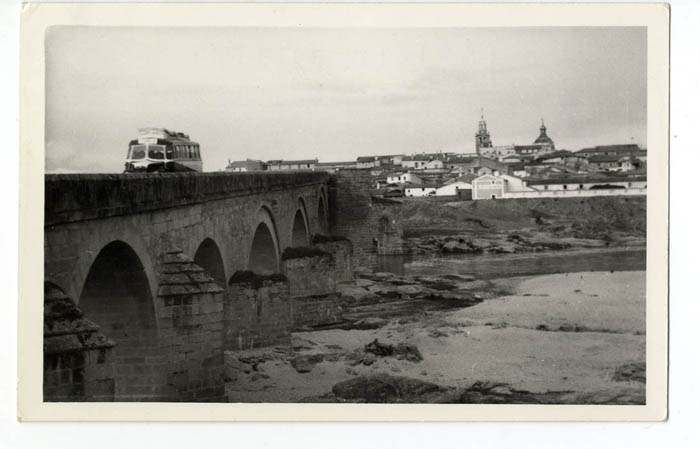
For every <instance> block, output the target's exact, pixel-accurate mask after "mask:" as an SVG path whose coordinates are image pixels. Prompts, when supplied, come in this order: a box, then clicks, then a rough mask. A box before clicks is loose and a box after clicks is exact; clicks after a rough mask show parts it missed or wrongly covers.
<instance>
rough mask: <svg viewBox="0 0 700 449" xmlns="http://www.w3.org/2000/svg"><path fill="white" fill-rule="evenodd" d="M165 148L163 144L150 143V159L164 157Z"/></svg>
mask: <svg viewBox="0 0 700 449" xmlns="http://www.w3.org/2000/svg"><path fill="white" fill-rule="evenodd" d="M164 150H165V148H164V147H163V145H149V146H148V157H149V158H150V159H163V155H164V154H163V153H164Z"/></svg>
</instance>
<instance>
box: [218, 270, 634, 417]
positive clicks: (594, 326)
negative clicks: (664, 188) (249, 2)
mask: <svg viewBox="0 0 700 449" xmlns="http://www.w3.org/2000/svg"><path fill="white" fill-rule="evenodd" d="M494 283H495V284H496V285H497V286H498V287H499V288H500V289H501V290H502V291H508V292H510V294H506V295H496V296H494V297H492V298H487V299H485V300H484V301H483V302H481V303H479V304H476V305H473V306H471V307H464V308H458V309H450V310H426V311H417V312H416V313H413V314H411V315H409V316H405V317H398V318H391V319H388V320H381V317H379V318H377V320H376V324H377V327H376V328H370V329H327V330H314V331H309V332H297V333H295V334H294V335H293V347H292V348H266V349H261V350H252V351H244V352H230V353H226V355H225V358H226V376H227V387H226V390H227V396H228V399H229V401H230V402H299V401H321V402H324V401H330V402H336V401H343V400H348V397H347V396H346V397H343V393H342V391H343V389H342V388H338V387H337V385H338V384H339V383H341V382H344V381H351V380H352V379H356V380H357V379H360V380H362V381H369V382H372V381H376V379H388V380H386V381H385V380H382V382H384V383H387V382H389V383H391V382H393V381H394V380H392V379H393V378H394V377H398V378H401V379H403V378H409V379H408V380H409V381H410V382H414V381H415V382H417V385H418V389H419V390H420V391H421V392H422V391H428V390H430V391H431V392H432V393H431V395H432V396H430V400H431V401H435V402H470V401H471V399H469V398H473V395H470V394H466V393H465V392H464V390H465V389H467V390H469V389H470V387H472V389H473V388H477V387H478V388H479V389H480V390H479V391H480V393H479V394H480V396H478V398H477V399H476V402H479V401H481V400H482V399H483V401H484V402H492V401H497V400H499V398H501V396H504V397H508V398H513V397H515V396H513V395H518V396H517V397H518V401H517V402H520V401H522V402H545V403H552V402H554V403H643V401H644V386H645V384H644V380H645V378H644V370H645V366H644V361H645V313H644V310H645V288H644V285H645V272H644V271H623V272H583V273H566V274H552V275H538V276H530V277H519V278H509V279H500V280H496V281H494ZM371 321H372V320H370V322H371ZM367 327H373V326H367ZM374 340H377V343H378V344H379V350H376V349H377V348H376V347H372V348H373V349H375V350H374V351H372V350H367V349H366V348H365V346H366V345H368V344H370V343H372V342H373V341H374ZM382 345H386V346H382ZM375 346H376V345H375ZM406 347H409V349H410V348H411V347H414V348H415V349H416V350H417V351H418V355H415V354H413V353H412V352H411V351H413V350H412V349H411V350H409V351H408V352H406V351H405V350H404V349H405V348H406ZM372 348H370V349H372ZM383 348H390V349H389V351H388V352H392V350H393V353H392V354H384V353H382V349H383ZM384 352H387V351H384ZM363 376H369V377H363ZM377 376H380V377H377ZM381 376H384V377H381ZM412 385H413V384H412ZM484 385H486V386H487V387H484ZM334 386H336V388H334ZM354 387H356V385H354V384H353V388H354ZM392 388H394V387H392ZM397 388H399V387H397ZM426 388H427V389H426ZM484 388H486V389H488V390H489V393H488V394H490V396H488V395H487V396H484ZM399 389H400V388H399ZM409 389H410V388H409ZM353 391H354V390H353ZM362 391H363V392H366V391H370V393H368V394H369V397H367V394H364V393H363V394H359V396H358V395H355V396H352V398H353V399H352V400H359V401H369V402H375V399H376V398H374V397H373V396H372V392H374V391H375V390H373V389H372V388H369V389H368V388H367V387H366V385H365V384H363V385H362ZM469 391H470V390H469ZM338 392H341V393H338ZM339 394H340V397H339ZM353 394H355V393H353ZM494 395H496V396H494ZM390 396H391V397H387V396H386V395H379V397H378V398H379V399H377V400H376V401H377V402H392V401H396V402H423V401H426V400H427V396H425V395H422V396H421V394H416V395H414V394H412V393H411V392H409V393H408V394H404V393H401V394H394V395H390ZM465 398H467V399H465Z"/></svg>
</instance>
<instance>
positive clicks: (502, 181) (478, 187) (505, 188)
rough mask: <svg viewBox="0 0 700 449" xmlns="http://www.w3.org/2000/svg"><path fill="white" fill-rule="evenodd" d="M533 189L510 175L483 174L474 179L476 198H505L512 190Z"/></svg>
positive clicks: (474, 196)
mask: <svg viewBox="0 0 700 449" xmlns="http://www.w3.org/2000/svg"><path fill="white" fill-rule="evenodd" d="M528 190H532V189H531V188H528V186H527V183H526V182H525V181H524V180H522V179H520V178H517V177H515V176H510V175H503V174H498V175H482V176H480V177H478V178H476V179H474V180H473V181H472V198H473V199H475V200H486V199H498V198H504V197H505V196H506V195H507V194H509V193H512V192H523V191H528Z"/></svg>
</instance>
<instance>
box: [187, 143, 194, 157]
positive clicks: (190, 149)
mask: <svg viewBox="0 0 700 449" xmlns="http://www.w3.org/2000/svg"><path fill="white" fill-rule="evenodd" d="M193 153H194V151H192V145H187V157H188V158H190V159H193V158H194V154H193Z"/></svg>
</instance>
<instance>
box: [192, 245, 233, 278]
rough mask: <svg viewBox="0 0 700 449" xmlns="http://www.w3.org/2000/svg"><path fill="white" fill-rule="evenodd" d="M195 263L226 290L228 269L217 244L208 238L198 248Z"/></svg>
mask: <svg viewBox="0 0 700 449" xmlns="http://www.w3.org/2000/svg"><path fill="white" fill-rule="evenodd" d="M194 263H196V264H197V265H199V266H200V267H202V268H204V269H205V270H206V272H207V273H208V274H209V276H211V277H212V278H213V279H214V280H215V281H216V283H217V284H219V286H221V287H223V288H226V268H225V267H224V259H223V257H222V256H221V251H220V250H219V246H218V245H217V244H216V242H215V241H214V240H213V239H212V238H210V237H207V238H205V239H204V240H202V243H200V244H199V247H197V251H195V253H194Z"/></svg>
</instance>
